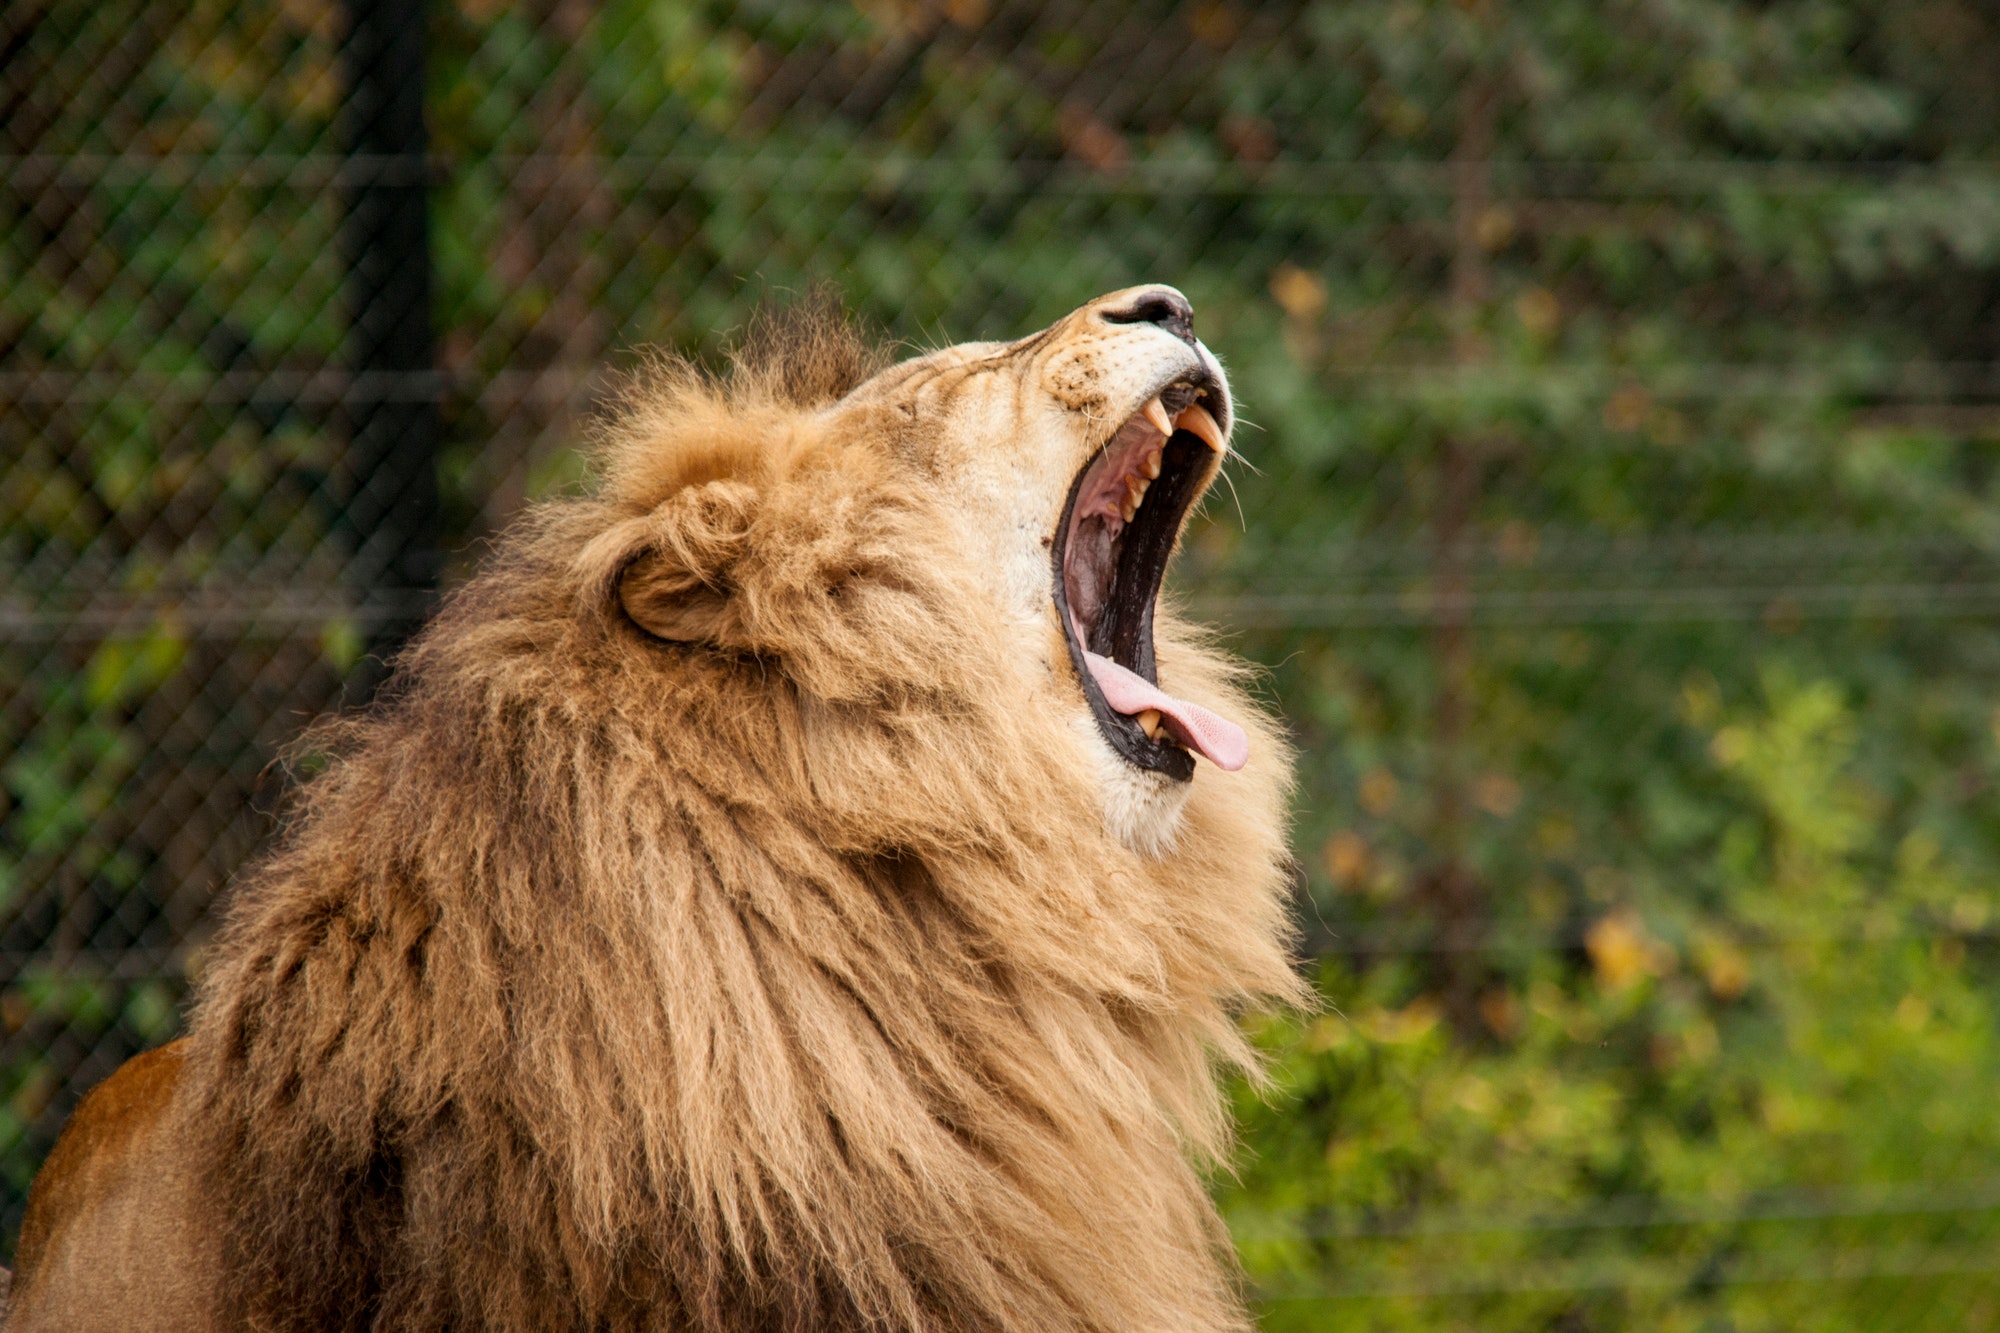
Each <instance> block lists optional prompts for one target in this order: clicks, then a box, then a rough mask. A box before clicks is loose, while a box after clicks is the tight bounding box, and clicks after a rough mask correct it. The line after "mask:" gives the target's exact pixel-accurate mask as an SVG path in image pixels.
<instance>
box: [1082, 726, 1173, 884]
mask: <svg viewBox="0 0 2000 1333" xmlns="http://www.w3.org/2000/svg"><path fill="white" fill-rule="evenodd" d="M1075 725H1076V726H1077V727H1078V728H1079V729H1080V730H1081V732H1082V734H1083V743H1084V746H1085V748H1086V749H1088V750H1089V752H1090V756H1091V758H1092V759H1093V760H1094V761H1095V762H1096V764H1097V786H1098V790H1099V791H1101V792H1103V793H1104V823H1105V827H1107V828H1109V829H1110V830H1111V836H1112V837H1114V838H1116V839H1118V841H1119V842H1121V843H1123V844H1124V845H1125V846H1126V847H1128V848H1130V849H1131V850H1132V851H1133V852H1135V853H1137V854H1138V855H1140V856H1149V857H1159V856H1165V855H1166V854H1167V853H1168V852H1170V851H1172V850H1173V846H1174V838H1175V837H1176V836H1177V835H1178V834H1179V833H1180V828H1181V809H1182V807H1184V806H1185V805H1186V804H1187V798H1188V789H1189V788H1190V787H1192V786H1193V785H1194V784H1192V783H1189V782H1177V781H1175V780H1174V779H1172V778H1170V777H1168V776H1167V775H1166V774H1164V773H1153V772H1149V771H1147V770H1146V769H1143V768H1136V767H1134V766H1133V765H1132V764H1130V763H1127V762H1126V761H1125V759H1124V758H1122V757H1121V756H1120V755H1119V753H1118V752H1117V751H1116V750H1114V749H1112V748H1111V742H1109V741H1107V740H1105V739H1104V733H1103V732H1101V731H1099V730H1098V729H1097V722H1096V719H1094V718H1092V717H1091V716H1090V715H1089V714H1087V713H1086V714H1085V715H1084V716H1083V717H1081V718H1078V719H1076V722H1075Z"/></svg>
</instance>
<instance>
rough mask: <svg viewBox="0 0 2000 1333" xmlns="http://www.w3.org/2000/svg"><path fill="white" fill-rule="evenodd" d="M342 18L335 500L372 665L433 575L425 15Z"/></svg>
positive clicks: (404, 3) (403, 3)
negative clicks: (341, 291)
mask: <svg viewBox="0 0 2000 1333" xmlns="http://www.w3.org/2000/svg"><path fill="white" fill-rule="evenodd" d="M346 9H347V16H348V29H347V38H346V42H345V44H344V47H343V51H342V64H343V70H344V74H345V77H346V82H347V94H346V106H345V116H344V120H343V130H344V132H345V134H346V136H347V150H348V170H347V174H346V181H347V194H346V204H347V219H346V231H345V238H344V239H345V244H346V250H347V261H348V279H347V286H348V300H349V302H350V306H351V321H352V322H351V324H350V327H349V333H348V361H349V369H350V371H351V373H352V379H351V381H350V384H349V388H348V393H347V415H348V421H349V423H350V430H351V435H350V439H349V446H348V452H347V457H346V459H345V460H344V463H343V466H342V468H341V470H340V473H339V475H340V476H341V479H342V482H343V483H344V484H343V485H341V486H340V487H339V489H338V490H337V492H336V498H337V500H338V502H339V503H340V504H341V506H342V515H341V524H340V526H341V528H342V530H343V533H344V535H346V537H347V538H348V540H349V541H350V542H351V543H352V545H351V551H352V564H351V565H350V568H349V575H350V578H351V579H352V580H353V582H354V585H355V587H356V590H357V592H358V594H359V595H360V597H361V598H362V600H363V604H364V607H366V608H369V609H370V610H371V611H372V612H373V616H374V618H373V620H372V622H371V631H370V645H369V646H370V648H371V650H372V651H374V652H375V653H376V654H377V655H378V656H379V655H384V654H386V653H387V652H389V651H391V650H393V649H394V648H395V647H396V645H397V644H398V643H400V642H401V640H402V639H403V638H404V637H406V636H407V634H408V633H409V632H410V630H411V629H412V628H413V627H414V623H415V620H416V619H417V618H418V617H419V616H420V615H421V613H422V609H423V603H424V602H426V601H427V600H428V599H427V598H426V597H425V594H427V593H429V592H430V591H431V590H432V589H433V588H434V587H435V586H436V583H437V577H438V565H439V556H438V533H437V519H438V491H437V449H438V439H439V421H438V405H437V398H438V381H437V377H436V371H435V364H434V361H433V356H432V330H431V271H430V224H429V217H428V212H427V202H428V201H427V183H428V174H429V168H428V164H427V159H426V156H425V154H426V151H427V148H428V144H427V139H426V135H425V130H424V76H425V62H424V6H423V5H422V4H420V3H416V2H415V0H347V3H346ZM413 603H414V604H413Z"/></svg>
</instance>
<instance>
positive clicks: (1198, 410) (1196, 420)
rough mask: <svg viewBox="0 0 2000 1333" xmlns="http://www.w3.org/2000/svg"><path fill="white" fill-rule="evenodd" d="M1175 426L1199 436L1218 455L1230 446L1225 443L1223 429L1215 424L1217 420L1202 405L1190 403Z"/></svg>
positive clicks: (1183, 409) (1182, 411) (1176, 419)
mask: <svg viewBox="0 0 2000 1333" xmlns="http://www.w3.org/2000/svg"><path fill="white" fill-rule="evenodd" d="M1174 425H1176V426H1178V427H1180V429H1182V430H1184V431H1188V432H1190V433H1192V434H1195V435H1199V436H1200V437H1201V438H1202V440H1203V442H1205V443H1206V444H1207V445H1208V447H1209V448H1211V449H1213V450H1215V452H1217V453H1218V454H1219V453H1221V452H1222V451H1223V450H1224V449H1225V448H1227V447H1228V446H1227V445H1226V444H1225V443H1224V442H1223V438H1222V427H1220V426H1218V425H1216V424H1215V418H1214V417H1212V416H1210V415H1209V414H1208V409H1207V408H1205V407H1203V406H1202V405H1201V404H1200V403H1189V404H1188V405H1187V406H1186V407H1184V408H1182V409H1181V414H1180V415H1179V416H1177V417H1175V418H1174Z"/></svg>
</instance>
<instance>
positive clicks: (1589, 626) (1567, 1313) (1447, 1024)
mask: <svg viewBox="0 0 2000 1333" xmlns="http://www.w3.org/2000/svg"><path fill="white" fill-rule="evenodd" d="M1995 68H2000V11H1996V10H1995V9H1994V7H1993V6H1992V5H1990V4H1987V3H1983V2H1981V0H1929V2H1927V3H1924V4H1922V5H1908V4H1890V3H1886V0H1875V2H1873V3H1869V2H1866V0H1761V2H1755V3H1753V2H1752V0H1617V2H1616V3H1609V4H1600V3H1585V2H1584V0H1546V2H1545V3H1539V4H1534V5H1528V4H1521V3H1514V4H1508V3H1505V2H1504V0H1457V2H1455V3H1433V2H1431V0H1343V2H1340V3H1334V2H1333V0H1324V2H1322V0H1287V2H1281V3H1258V4H1255V5H1251V4H1238V3H1220V2H1217V0H1199V2H1192V3H1184V2H1182V0H1120V2H1119V3H1106V2H1105V0H1094V2H1091V3H1086V2H1085V0H857V3H855V4H853V5H851V6H850V5H846V4H831V3H809V2H807V0H741V2H740V3H729V2H727V0H707V2H703V0H533V2H532V3H526V4H516V5H508V4H502V3H499V2H498V0H458V2H457V3H456V4H455V5H446V4H442V3H437V4H432V5H430V6H427V7H420V6H415V5H405V6H402V7H400V8H398V7H395V6H391V5H386V4H382V3H379V0H350V2H349V3H344V4H343V3H335V2H334V0H241V2H237V3H228V4H224V3H221V2H220V0H193V2H192V3H182V4H174V5H168V4H161V3H152V2H149V0H87V2H86V0H15V3H10V4H9V5H7V6H6V7H5V9H4V11H0V217H3V218H4V220H0V227H4V233H0V236H3V237H4V239H0V450H3V451H4V458H5V463H6V473H5V477H4V480H0V551H4V560H5V565H6V570H7V577H6V585H5V587H4V589H0V1212H4V1217H5V1220H6V1225H7V1227H8V1229H9V1231H10V1232H11V1229H12V1227H13V1226H14V1225H16V1224H17V1223H18V1219H19V1214H20V1209H21V1207H22V1204H23V1200H24V1197H25V1190H26V1187H27V1184H28V1181H29V1179H30V1178H31V1176H32V1173H33V1170H34V1168H35V1166H36V1164H37V1163H38V1162H39V1161H40V1159H41V1158H42V1156H43V1155H44V1154H45V1153H46V1151H47V1150H48V1148H49V1146H50V1144H51V1143H52V1142H53V1140H54V1136H55V1134H56V1132H57V1131H58V1129H59V1128H60V1126H61V1123H62V1120H63V1117H64V1116H65V1115H66V1114H67V1112H68V1111H69V1109H70V1108H71V1107H73V1106H74V1104H75V1102H76V1100H77V1098H78V1097H79V1096H80V1095H81V1094H82V1093H83V1092H84V1091H85V1090H87V1089H88V1088H89V1087H90V1086H91V1085H92V1084H93V1083H94V1082H96V1081H97V1080H99V1079H101V1078H102V1077H104V1076H105V1075H106V1074H107V1073H109V1072H110V1071H111V1070H112V1069H113V1068H115V1067H116V1065H117V1064H118V1063H119V1062H120V1061H121V1060H122V1059H123V1058H125V1057H126V1056H128V1055H130V1054H132V1053H134V1052H136V1051H138V1050H140V1049H142V1048H144V1047H146V1046H149V1045H152V1044H155V1043H157V1042H159V1041H161V1040H163V1039H165V1038H167V1037H169V1036H170V1035H171V1034H172V1033H173V1032H174V1031H175V1030H176V1028H177V1026H178V1023H179V1005H180V1004H181V1002H182V1001H183V1000H184V998H185V996H186V994H187V991H188V986H189V983H190V981H191V979H193V978H194V977H196V976H197V975H198V973H199V969H200V963H201V950H202V943H203V940H204V938H205V937H206V935H207V933H208V932H209V931H210V930H211V929H212V926H213V923H214V920H215V916H214V912H215V905H216V902H217V896H218V893H219V892H220V891H221V890H222V889H223V888H224V887H225V885H226V884H227V882H228V881H229V878H230V876H231V875H232V873H233V872H235V871H236V869H237V868H238V867H240V866H241V865H243V864H244V862H245V860H246V858H248V857H249V856H250V855H252V854H253V853H254V851H255V849H256V848H257V847H258V846H259V844H260V842H261V840H262V839H263V838H265V837H266V836H267V835H268V833H269V831H270V827H271V824H272V819H273V812H274V811H275V810H276V809H277V808H278V805H279V802H280V796H281V793H282V790H283V787H284V778H283V774H282V770H281V766H280V765H279V764H278V763H277V762H276V760H277V756H278V755H279V753H280V751H281V748H282V746H283V744H284V742H285V741H286V740H287V739H288V738H289V737H291V736H293V735H295V734H296V733H297V732H298V731H299V730H300V728H301V727H302V726H303V724H304V723H305V722H306V721H307V720H309V719H310V718H312V717H313V716H315V715H318V714H320V713H323V712H325V711H326V710H328V709H332V708H337V707H341V706H345V705H352V704H353V703H355V702H357V701H359V700H361V699H362V698H365V696H366V694H367V692H368V691H369V689H370V688H372V686H373V684H374V683H375V681H376V680H377V679H378V678H379V676H380V675H381V672H382V665H381V663H382V659H383V658H384V657H385V656H386V655H388V654H390V653H391V652H392V651H393V648H394V645H395V644H396V642H397V641H398V640H399V638H400V637H401V636H402V635H404V634H405V633H407V632H408V630H409V629H410V628H411V627H412V626H413V625H414V624H415V623H417V622H418V621H419V620H420V619H421V617H422V615H423V614H424V612H425V611H426V609H427V608H428V607H429V606H430V605H432V602H433V599H434V597H435V596H436V594H437V592H438V590H439V588H440V587H449V586H450V584H451V582H452V581H453V579H454V578H456V577H458V576H460V575H462V573H463V572H464V570H465V569H466V568H468V567H469V565H470V563H471V562H472V561H473V560H475V559H476V558H477V554H478V550H479V539H480V538H481V537H482V536H483V535H485V534H488V533H490V532H492V531H494V530H496V529H497V528H499V527H500V526H502V525H503V524H505V523H506V522H507V521H508V519H509V518H510V517H511V516H513V515H514V514H516V513H517V512H518V511H519V510H520V509H521V507H522V506H523V505H524V504H525V503H528V502H529V501H530V500H531V499H532V498H534V497H536V496H539V495H544V494H549V493H552V492H555V491H559V490H562V489H563V488H565V487H569V486H572V485H575V484H577V483H578V482H579V479H580V478H581V477H582V474H583V464H582V463H581V462H580V461H579V454H578V452H577V448H576V446H577V443H578V440H579V438H580V434H581V430H582V425H583V423H584V421H585V419H586V418H587V417H588V415H589V413H590V412H591V411H592V409H593V407H594V405H595V404H596V403H597V402H598V401H599V399H600V397H601V395H602V394H603V393H604V392H605V385H606V380H605V373H606V371H607V369H608V368H615V367H617V366H618V365H620V364H622V363H627V362H629V361H630V360H631V359H632V357H633V356H634V354H635V350H634V349H638V348H641V347H644V346H647V345H661V346H666V347H671V348H675V349H679V350H682V351H685V352H689V353H692V354H695V355H704V356H705V355H712V354H713V353H714V352H715V351H716V349H717V348H718V347H719V346H720V345H721V344H722V343H723V342H724V341H726V339H727V337H728V335H729V332H730V331H731V330H733V329H736V328H739V327H740V326H741V325H742V324H743V323H744V321H745V319H746V318H747V316H748V314H749V313H750V312H751V311H752V310H753V309H754V308H755V307H756V306H757V305H758V304H759V303H760V302H763V301H765V300H767V299H770V298H772V297H774V296H776V297H780V298H782V297H783V295H784V294H785V293H787V292H797V291H802V290H804V289H807V288H809V287H812V286H814V285H816V284H819V283H823V282H830V283H831V284H833V285H834V286H836V287H837V288H838V289H839V290H840V291H841V292H842V294H843V295H844V296H845V298H846V299H847V301H848V302H849V303H850V305H851V306H852V307H853V309H854V310H855V312H856V313H857V315H858V316H860V317H861V318H863V319H864V320H866V321H868V322H869V323H871V324H872V325H873V326H875V327H876V328H878V329H880V330H882V331H883V332H884V334H885V336H889V337H893V338H897V339H900V340H903V341H905V342H906V343H908V344H909V345H912V346H925V345H933V344H937V343H941V342H944V341H956V340H961V339H968V338H986V337H992V338H1006V337H1013V336H1018V335H1020V334H1022V333H1025V332H1027V331H1029V330H1031V329H1033V328H1036V327H1039V326H1040V325H1041V324H1043V323H1045V322H1047V321H1048V320H1050V319H1052V318H1054V317H1056V316H1058V315H1060V314H1062V313H1064V312H1065V311H1067V310H1069V309H1070V308H1072V307H1073V306H1074V305H1076V304H1077V303H1079V302H1080V301H1082V300H1083V299H1085V298H1087V297H1089V296H1091V295H1094V294H1096V293H1099V292H1102V291H1106V290H1110V289H1113V288H1116V287H1120V286H1125V285H1129V284H1132V283H1135V282H1140V281H1151V280H1166V281H1171V282H1174V283H1176V284H1178V285H1180V286H1181V287H1182V288H1183V289H1184V290H1186V291H1187V292H1188V293H1189V295H1190V296H1191V297H1192V298H1193V301H1194V304H1195V307H1196V310H1197V321H1198V327H1199V329H1200V331H1201V332H1202V334H1203V336H1204V338H1205V340H1206V341H1207V342H1208V343H1209V344H1210V345H1211V346H1212V347H1214V348H1215V349H1217V351H1218V352H1219V353H1220V354H1221V355H1222V356H1223V358H1224V359H1225V360H1226V361H1227V362H1228V363H1229V365H1230V366H1231V368H1232V374H1233V375H1234V378H1235V383H1236V386H1237V389H1238V392H1239V395H1240V398H1241V400H1242V403H1243V405H1244V407H1245V410H1246V412H1247V416H1248V419H1249V421H1250V422H1251V423H1254V425H1253V428H1251V429H1249V430H1247V431H1246V433H1245V435H1244V436H1243V437H1241V439H1240V441H1239V443H1240V447H1241V450H1242V452H1243V453H1244V454H1245V455H1246V456H1247V462H1248V465H1249V466H1247V467H1245V468H1243V469H1239V470H1238V471H1236V472H1235V473H1234V474H1233V475H1232V477H1231V489H1230V490H1228V491H1225V492H1224V493H1223V494H1222V495H1220V496H1219V497H1218V498H1217V499H1215V500H1214V501H1212V502H1211V504H1210V505H1209V507H1208V510H1207V512H1206V514H1205V515H1204V516H1203V517H1202V518H1201V519H1200V520H1199V521H1198V523H1197V525H1196V527H1195V528H1194V529H1193V530H1192V531H1191V534H1190V538H1189V541H1188V545H1187V550H1186V552H1185V553H1184V555H1183V557H1182V560H1181V565H1180V569H1179V573H1178V575H1177V578H1178V582H1179V587H1180V589H1181V595H1183V596H1185V597H1186V598H1187V599H1189V600H1190V601H1191V602H1193V603H1194V605H1195V606H1196V608H1197V609H1198V610H1199V611H1201V612H1202V613H1203V614H1205V615H1206V616H1208V617H1209V618H1210V619H1212V620H1214V621H1215V622H1216V623H1218V624H1220V625H1222V626H1224V627H1225V628H1227V629H1229V630H1230V631H1232V632H1233V633H1234V634H1235V635H1236V638H1235V642H1236V643H1237V644H1238V646H1240V647H1241V648H1242V649H1243V650H1244V651H1246V652H1248V653H1249V654H1250V655H1252V656H1253V657H1255V658H1257V659H1258V660H1260V661H1262V662H1264V663H1266V664H1268V667H1269V682H1270V689H1271V691H1272V695H1273V697H1274V699H1275V700H1276V702H1277V703H1278V704H1279V706H1280V707H1281V708H1282V709H1283V711H1284V713H1285V715H1286V717H1287V718H1288V720H1289V721H1290V723H1291V725H1292V727H1293V730H1294V732H1295V734H1296V736H1297V738H1298V741H1299V743H1300V746H1301V753H1302V779H1303V781H1302V791H1301V799H1300V806H1299V808H1300V833H1299V859H1300V867H1301V870H1300V885H1301V904H1302V908H1301V910H1302V917H1303V919H1304V920H1305V922H1306V926H1305V937H1306V942H1307V945H1308V949H1309V952H1310V953H1311V954H1312V956H1313V959H1314V961H1313V962H1312V963H1311V965H1312V966H1315V967H1317V968H1318V977H1319V983H1320V985H1321V988H1322V991H1323V992H1324V994H1325V996H1326V998H1327V1000H1328V1002H1329V1006H1330V1007H1329V1008H1328V1010H1327V1011H1326V1012H1325V1013H1323V1014H1321V1015H1319V1016H1317V1017H1307V1018H1298V1019H1271V1020H1268V1021H1262V1022H1261V1023H1260V1024H1254V1025H1253V1026H1254V1027H1255V1031H1256V1035H1257V1037H1258V1039H1259V1040H1260V1041H1262V1042H1264V1043H1265V1044H1266V1045H1267V1046H1268V1047H1269V1049H1270V1051H1271V1053H1272V1056H1273V1060H1274V1067H1275V1069H1276V1071H1277V1074H1278V1080H1277V1088H1278V1091H1276V1092H1275V1093H1271V1094H1266V1095H1264V1096H1263V1097H1261V1098H1260V1097H1259V1096H1254V1095H1251V1094H1249V1093H1245V1094H1244V1096H1243V1098H1242V1102H1241V1109H1242V1111H1243V1114H1244V1116H1245V1118H1246V1124H1247V1129H1246V1139H1247V1143H1246V1153H1245V1157H1244V1160H1243V1162H1242V1163H1241V1164H1240V1170H1239V1172H1238V1173H1237V1174H1236V1175H1234V1176H1229V1177H1225V1178H1222V1179H1220V1180H1219V1183H1218V1190H1219V1193H1220V1195H1221V1197H1222V1201H1223V1205H1224V1209H1225V1213H1226V1215H1227V1216H1228V1218H1229V1220H1230V1223H1231V1225H1232V1228H1233V1229H1234V1230H1235V1233H1236V1236H1237V1239H1238V1243H1239V1248H1240V1249H1241V1251H1242V1253H1243V1255H1244V1258H1245V1261H1246V1266H1247V1268H1248V1271H1249V1274H1250V1278H1251V1281H1252V1284H1253V1289H1254V1291H1255V1292H1256V1294H1257V1296H1258V1299H1259V1300H1260V1302H1261V1303H1262V1304H1261V1307H1260V1308H1261V1309H1262V1311H1263V1314H1264V1318H1265V1319H1266V1321H1267V1323H1268V1324H1269V1326H1271V1327H1273V1328H1290V1327H1299V1328H1346V1327H1355V1328H1362V1327H1367V1328H1412V1329H1416V1328H1424V1329H1429V1328H1439V1329H1445V1328H1453V1329H1456V1328H1471V1327H1478V1328H1522V1329H1528V1328H1535V1329H1563V1330H1582V1329H1598V1328H1614V1327H1615V1328H1644V1329H1683V1328H1685V1329H1717V1330H1720V1329H1743V1330H1750V1329H1787V1330H1790V1329H1808V1328H1815V1329H1816V1328H1825V1329H1852V1328H1864V1327H1865V1328H1871V1329H1873V1328H1880V1329H1943V1328H1993V1327H2000V1278H1996V1276H1995V1274H1996V1269H1997V1268H2000V1263H1997V1262H1996V1254H1995V1248H1994V1246H1995V1242H1996V1240H2000V1098H1995V1097H1993V1096H1992V1095H1991V1089H1992V1088H1993V1087H1995V1086H1996V1082H1995V1080H1996V1078H2000V947H1996V939H1995V923H1996V922H2000V855H1997V854H2000V781H1997V780H2000V711H1996V708H1995V692H1994V689H1993V686H1992V681H1993V679H1994V675H1995V671H1996V668H2000V470H1997V469H1996V464H2000V320H1997V319H1996V309H2000V152H1996V147H1997V145H1996V142H1995V140H1996V136H2000V129H1997V128H1996V127H2000V83H1996V82H1995V81H1994V80H1993V78H1992V77H1991V71H1992V70H1993V69H1995ZM1232 492H1233V493H1232Z"/></svg>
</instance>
